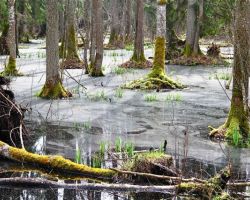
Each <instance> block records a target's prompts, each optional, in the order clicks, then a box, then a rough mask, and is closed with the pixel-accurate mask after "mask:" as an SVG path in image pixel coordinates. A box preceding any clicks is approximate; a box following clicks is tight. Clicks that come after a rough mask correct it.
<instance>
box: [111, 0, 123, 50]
mask: <svg viewBox="0 0 250 200" xmlns="http://www.w3.org/2000/svg"><path fill="white" fill-rule="evenodd" d="M118 1H119V0H111V6H112V13H111V27H110V38H109V46H110V47H112V48H123V47H122V35H121V23H120V18H119V11H120V9H119V2H118Z"/></svg>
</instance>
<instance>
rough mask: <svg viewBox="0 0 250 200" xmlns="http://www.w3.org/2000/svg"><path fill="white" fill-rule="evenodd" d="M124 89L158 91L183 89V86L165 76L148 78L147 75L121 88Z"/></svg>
mask: <svg viewBox="0 0 250 200" xmlns="http://www.w3.org/2000/svg"><path fill="white" fill-rule="evenodd" d="M122 88H124V89H131V90H133V89H141V90H155V89H157V90H160V89H182V88H184V86H183V85H181V84H180V83H177V82H175V81H174V80H172V79H171V78H169V77H168V76H166V75H162V76H158V77H157V76H156V77H154V76H150V74H149V75H147V76H146V77H144V78H142V79H139V80H135V81H132V82H130V83H128V84H125V85H123V86H122Z"/></svg>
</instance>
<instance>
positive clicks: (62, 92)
mask: <svg viewBox="0 0 250 200" xmlns="http://www.w3.org/2000/svg"><path fill="white" fill-rule="evenodd" d="M37 96H38V97H41V98H44V99H62V98H68V97H72V94H71V93H70V92H69V91H67V90H66V89H65V88H64V87H63V85H62V83H61V82H60V81H58V83H57V84H55V85H54V86H52V85H51V84H49V83H45V85H44V86H43V88H42V90H41V92H40V93H39V94H38V95H37Z"/></svg>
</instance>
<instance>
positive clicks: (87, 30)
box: [84, 0, 91, 74]
mask: <svg viewBox="0 0 250 200" xmlns="http://www.w3.org/2000/svg"><path fill="white" fill-rule="evenodd" d="M90 9H91V5H90V0H85V1H84V22H85V23H84V28H85V40H84V66H85V74H89V65H88V49H89V40H90V39H89V38H90V29H91V22H90Z"/></svg>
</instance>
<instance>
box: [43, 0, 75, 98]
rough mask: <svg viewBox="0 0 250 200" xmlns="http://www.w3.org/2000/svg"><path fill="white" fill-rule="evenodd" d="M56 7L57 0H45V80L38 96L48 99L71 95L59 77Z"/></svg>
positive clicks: (57, 14)
mask: <svg viewBox="0 0 250 200" xmlns="http://www.w3.org/2000/svg"><path fill="white" fill-rule="evenodd" d="M58 8H59V6H58V1H57V0H47V33H46V82H45V85H44V86H43V88H42V91H41V92H40V93H39V95H38V96H39V97H42V98H49V99H57V98H65V97H69V96H71V94H70V93H69V92H68V91H67V90H66V89H65V88H64V87H63V85H62V80H61V78H60V69H59V47H58V43H59V23H58V21H59V17H58V16H59V12H58Z"/></svg>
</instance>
